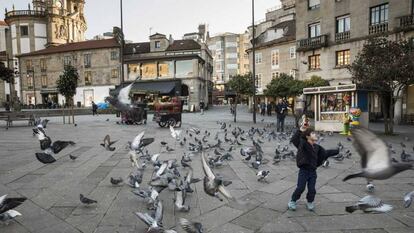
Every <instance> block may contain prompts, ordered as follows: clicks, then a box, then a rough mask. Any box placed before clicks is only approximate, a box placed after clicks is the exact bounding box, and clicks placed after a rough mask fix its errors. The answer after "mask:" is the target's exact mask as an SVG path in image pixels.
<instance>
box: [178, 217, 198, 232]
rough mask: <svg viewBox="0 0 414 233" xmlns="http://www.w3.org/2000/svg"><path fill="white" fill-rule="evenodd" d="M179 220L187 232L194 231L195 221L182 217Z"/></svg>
mask: <svg viewBox="0 0 414 233" xmlns="http://www.w3.org/2000/svg"><path fill="white" fill-rule="evenodd" d="M179 222H180V226H181V228H183V230H184V231H185V232H194V229H193V223H192V222H190V221H189V220H188V219H185V218H180V220H179Z"/></svg>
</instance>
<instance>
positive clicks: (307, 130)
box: [303, 127, 315, 137]
mask: <svg viewBox="0 0 414 233" xmlns="http://www.w3.org/2000/svg"><path fill="white" fill-rule="evenodd" d="M314 131H315V130H314V129H313V128H312V127H309V128H306V130H305V131H303V136H305V137H306V136H310V134H311V133H312V132H314Z"/></svg>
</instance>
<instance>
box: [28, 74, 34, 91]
mask: <svg viewBox="0 0 414 233" xmlns="http://www.w3.org/2000/svg"><path fill="white" fill-rule="evenodd" d="M27 88H28V89H32V88H33V76H32V75H27Z"/></svg>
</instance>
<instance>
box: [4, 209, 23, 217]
mask: <svg viewBox="0 0 414 233" xmlns="http://www.w3.org/2000/svg"><path fill="white" fill-rule="evenodd" d="M6 214H8V215H9V216H10V217H11V218H15V217H17V216H22V214H21V213H19V212H18V211H16V210H8V211H6Z"/></svg>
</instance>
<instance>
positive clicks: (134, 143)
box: [131, 131, 145, 150]
mask: <svg viewBox="0 0 414 233" xmlns="http://www.w3.org/2000/svg"><path fill="white" fill-rule="evenodd" d="M144 134H145V131H142V132H141V133H140V134H138V135H137V136H136V137H135V138H134V140H133V141H132V143H131V149H133V150H136V149H138V148H139V146H140V143H141V140H142V138H143V137H144Z"/></svg>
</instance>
